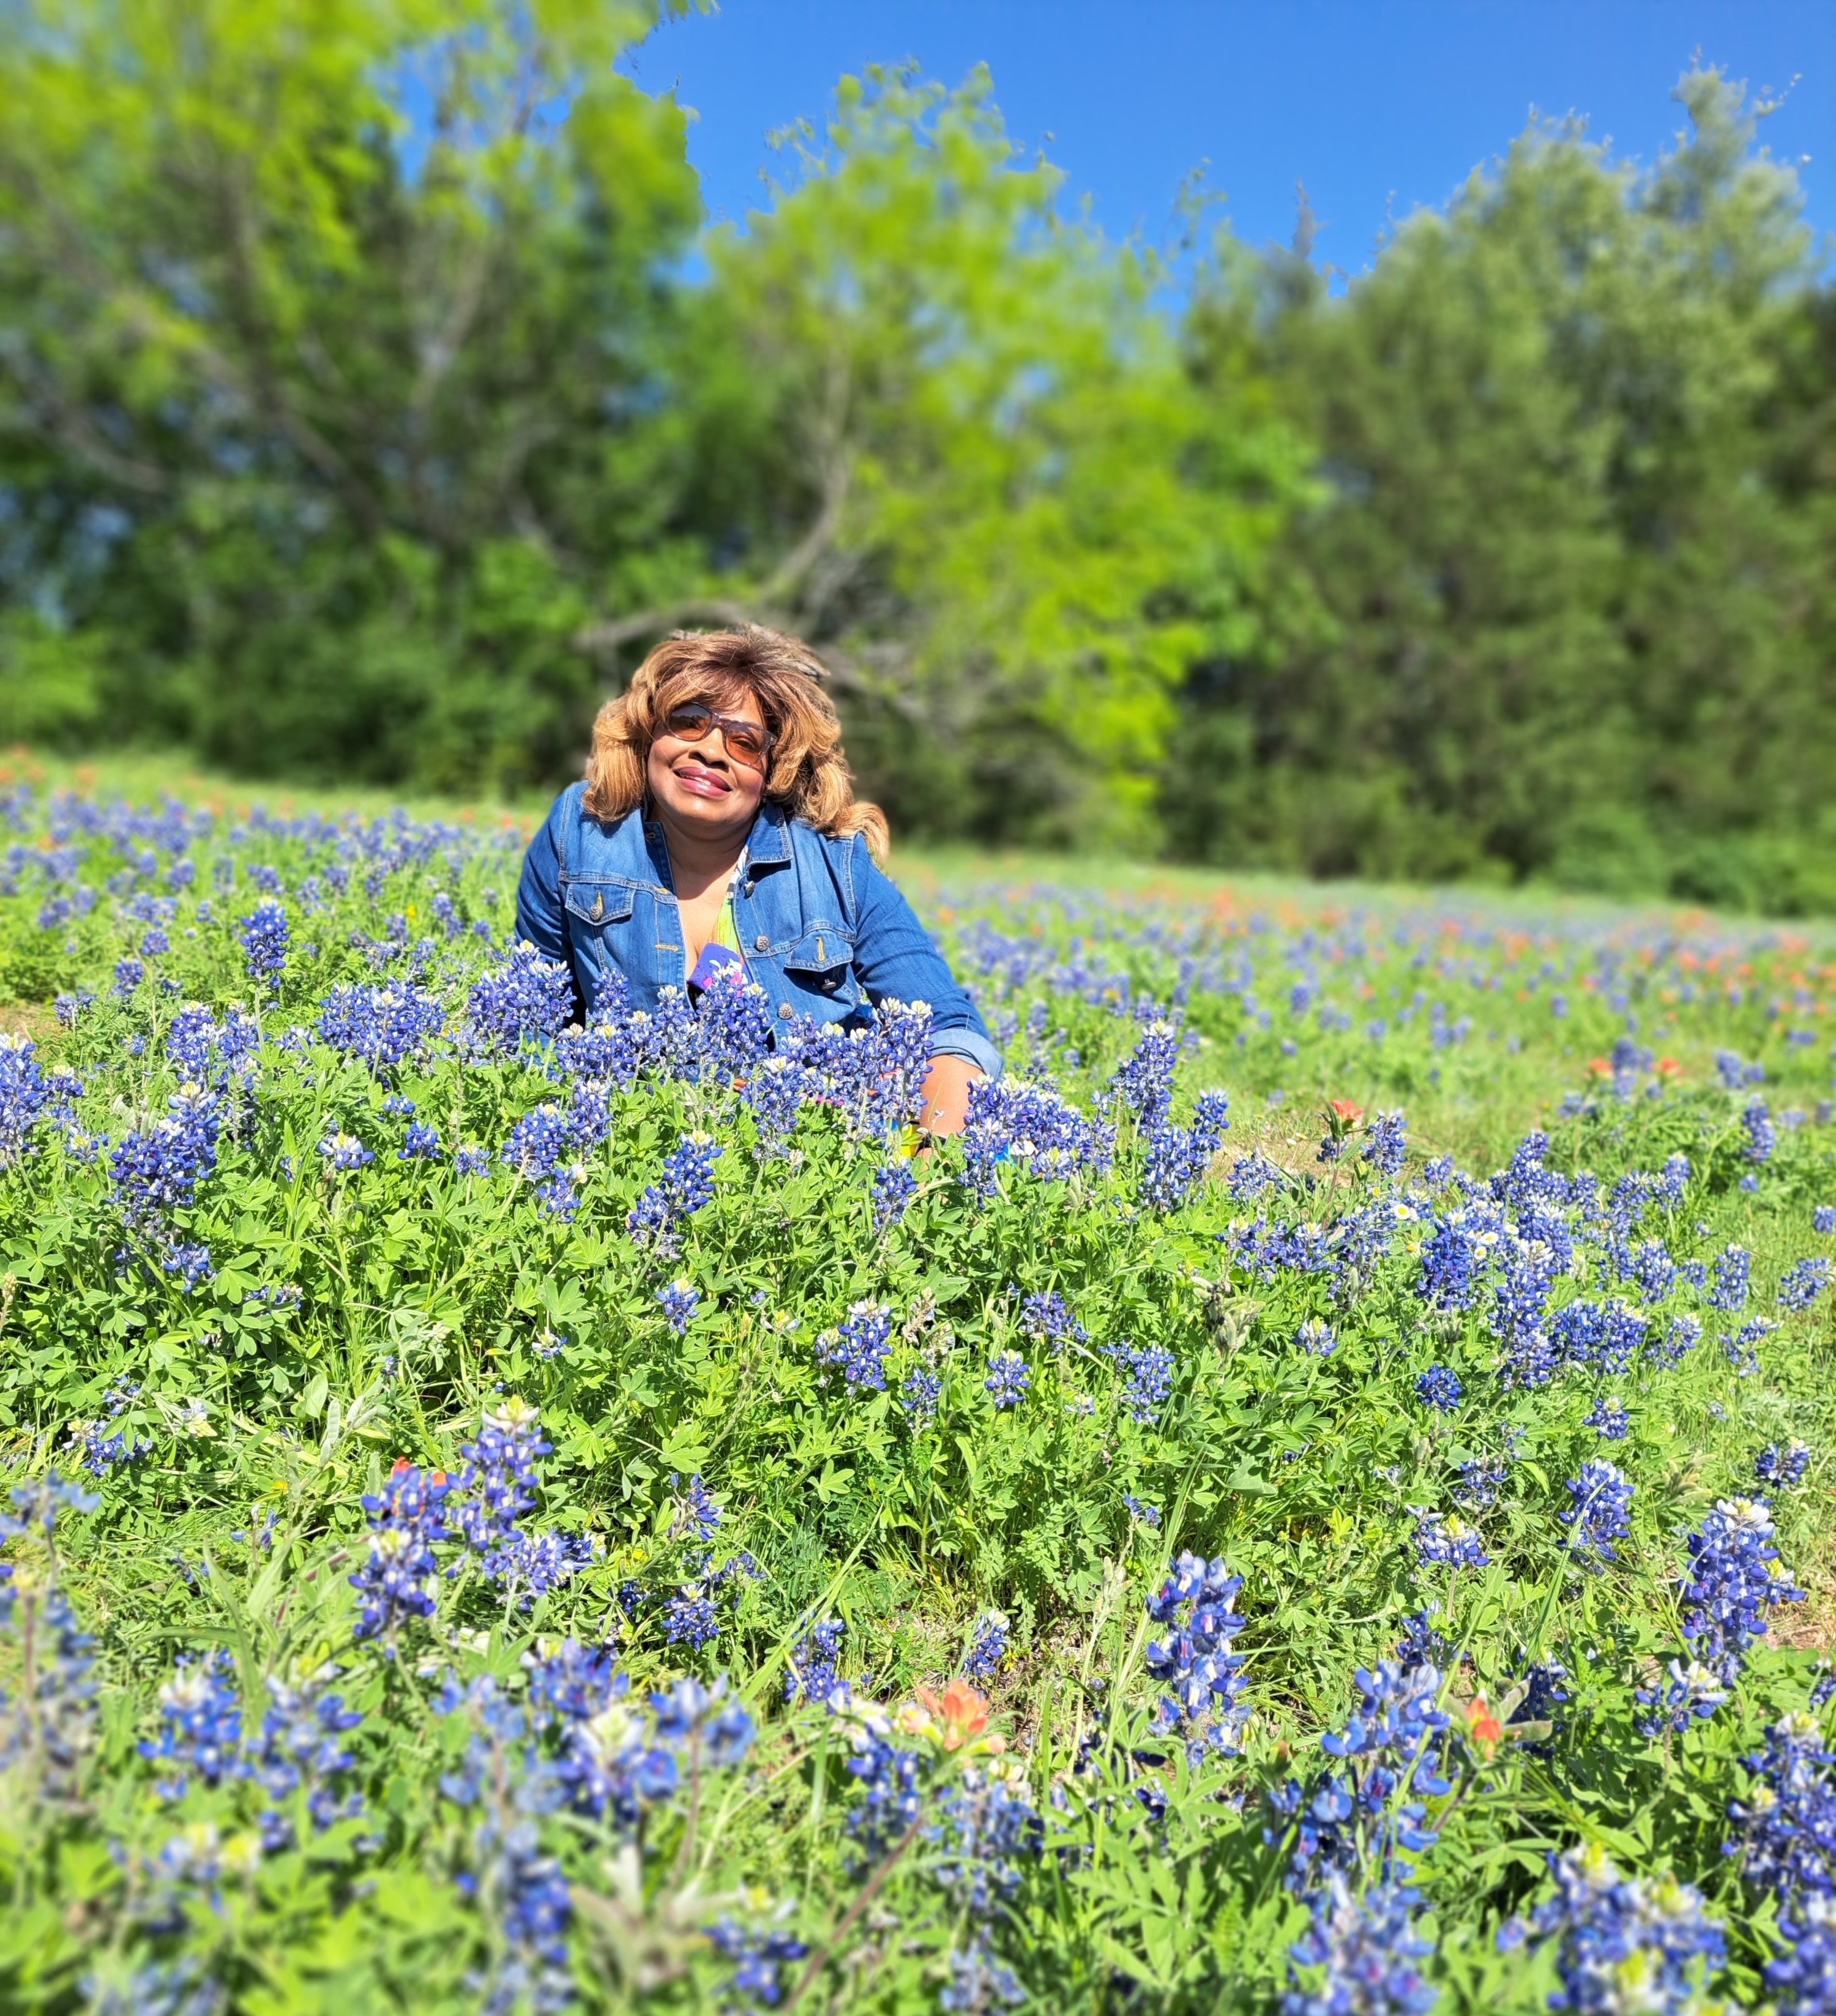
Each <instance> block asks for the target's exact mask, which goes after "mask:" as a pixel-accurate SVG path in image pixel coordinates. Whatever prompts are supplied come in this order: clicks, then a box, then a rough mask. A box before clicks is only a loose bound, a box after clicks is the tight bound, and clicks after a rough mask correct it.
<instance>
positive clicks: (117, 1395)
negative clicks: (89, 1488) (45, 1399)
mask: <svg viewBox="0 0 1836 2016" xmlns="http://www.w3.org/2000/svg"><path fill="white" fill-rule="evenodd" d="M139 1397H140V1388H139V1386H138V1385H136V1384H135V1383H134V1381H132V1380H128V1379H124V1380H121V1381H118V1382H117V1384H114V1385H113V1386H111V1387H110V1388H109V1390H108V1391H107V1392H106V1394H104V1395H103V1404H104V1405H105V1406H106V1407H107V1409H108V1416H107V1419H106V1420H99V1421H73V1422H72V1423H71V1424H70V1448H71V1449H72V1451H73V1452H74V1453H77V1454H78V1455H79V1456H80V1457H81V1462H82V1465H83V1467H84V1468H85V1470H86V1471H88V1472H89V1474H90V1475H91V1476H92V1477H106V1475H107V1474H108V1473H109V1471H111V1470H113V1469H114V1468H115V1467H117V1465H119V1464H121V1463H131V1462H132V1461H133V1460H134V1459H135V1457H136V1456H144V1455H145V1454H146V1452H147V1450H148V1449H149V1448H150V1447H151V1444H150V1443H148V1442H142V1441H140V1440H139V1438H135V1440H134V1441H133V1442H130V1441H129V1440H128V1435H127V1431H126V1430H124V1429H121V1428H117V1429H114V1430H113V1431H110V1427H109V1423H110V1421H114V1420H119V1419H120V1418H121V1416H122V1415H123V1414H124V1413H126V1412H127V1411H128V1409H129V1408H130V1407H131V1406H133V1404H134V1402H135V1401H136V1400H137V1399H139Z"/></svg>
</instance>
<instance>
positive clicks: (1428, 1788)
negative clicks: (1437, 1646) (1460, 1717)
mask: <svg viewBox="0 0 1836 2016" xmlns="http://www.w3.org/2000/svg"><path fill="white" fill-rule="evenodd" d="M1353 1684H1354V1685H1355V1687H1356V1689H1357V1690H1358V1701H1357V1705H1356V1706H1355V1708H1353V1710H1352V1714H1351V1715H1349V1716H1348V1718H1347V1720H1346V1723H1345V1727H1344V1728H1343V1729H1342V1730H1338V1731H1336V1732H1329V1733H1327V1734H1325V1735H1323V1736H1322V1737H1320V1739H1319V1744H1320V1748H1321V1749H1322V1750H1323V1751H1325V1752H1326V1754H1327V1756H1328V1757H1330V1758H1331V1759H1334V1760H1335V1762H1334V1764H1332V1765H1329V1766H1327V1768H1326V1769H1324V1770H1323V1771H1322V1772H1320V1773H1317V1774H1316V1775H1315V1776H1313V1777H1311V1778H1309V1779H1305V1780H1304V1779H1303V1778H1302V1777H1301V1776H1299V1775H1298V1774H1296V1775H1294V1776H1291V1777H1289V1778H1287V1780H1285V1781H1284V1782H1283V1784H1280V1785H1278V1786H1276V1787H1275V1789H1274V1790H1273V1791H1272V1792H1271V1793H1270V1795H1269V1815H1270V1818H1271V1820H1273V1822H1275V1823H1276V1825H1275V1826H1273V1827H1269V1828H1267V1829H1265V1831H1264V1836H1263V1838H1264V1839H1265V1841H1268V1842H1269V1844H1270V1845H1272V1846H1273V1845H1275V1843H1276V1842H1277V1841H1280V1840H1281V1839H1282V1838H1283V1837H1284V1836H1288V1835H1289V1834H1290V1831H1291V1839H1292V1841H1293V1847H1292V1849H1291V1853H1290V1856H1289V1862H1288V1874H1287V1878H1286V1882H1287V1888H1289V1889H1291V1890H1294V1891H1298V1892H1303V1893H1305V1892H1314V1893H1317V1892H1318V1890H1319V1888H1321V1887H1323V1885H1324V1884H1325V1882H1326V1881H1327V1878H1328V1877H1330V1875H1331V1874H1334V1873H1335V1872H1337V1873H1338V1874H1341V1875H1344V1876H1346V1877H1351V1876H1352V1875H1354V1874H1356V1875H1358V1876H1361V1877H1364V1878H1366V1880H1370V1879H1375V1880H1376V1881H1381V1882H1391V1881H1406V1880H1407V1879H1408V1877H1409V1875H1410V1874H1411V1873H1412V1872H1411V1858H1413V1856H1417V1855H1419V1854H1421V1853H1423V1852H1424V1851H1425V1850H1427V1849H1430V1848H1431V1847H1433V1845H1434V1844H1435V1834H1434V1831H1433V1830H1432V1829H1431V1827H1428V1826H1427V1825H1426V1820H1427V1806H1426V1804H1425V1802H1426V1801H1427V1800H1428V1799H1430V1798H1440V1797H1441V1796H1442V1795H1444V1794H1445V1792H1446V1791H1448V1789H1449V1786H1448V1782H1447V1780H1446V1779H1445V1777H1443V1776H1442V1772H1441V1756H1442V1748H1443V1746H1444V1744H1445V1736H1446V1730H1447V1726H1448V1717H1447V1715H1445V1712H1443V1711H1442V1709H1440V1708H1438V1707H1437V1706H1436V1705H1435V1702H1436V1699H1437V1697H1438V1695H1439V1694H1440V1691H1441V1674H1440V1672H1439V1670H1438V1669H1437V1668H1436V1667H1435V1666H1433V1665H1427V1664H1425V1663H1424V1664H1418V1665H1409V1666H1407V1667H1405V1666H1402V1665H1398V1664H1396V1663H1395V1662H1394V1661H1390V1660H1385V1661H1383V1662H1382V1663H1381V1665H1378V1666H1377V1667H1376V1668H1375V1669H1373V1670H1370V1671H1366V1669H1364V1668H1363V1667H1360V1668H1359V1669H1358V1671H1357V1672H1356V1673H1355V1674H1354V1676H1353Z"/></svg>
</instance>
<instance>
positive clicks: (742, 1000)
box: [697, 963, 772, 1085]
mask: <svg viewBox="0 0 1836 2016" xmlns="http://www.w3.org/2000/svg"><path fill="white" fill-rule="evenodd" d="M697 1013H698V1014H699V1016H700V1023H701V1029H700V1037H701V1040H700V1046H699V1049H700V1055H699V1057H698V1058H697V1069H698V1071H699V1073H700V1076H701V1077H703V1078H713V1079H715V1081H716V1082H718V1083H722V1084H725V1085H732V1084H733V1082H735V1080H736V1079H739V1078H743V1077H744V1076H745V1075H746V1074H747V1071H750V1070H751V1068H752V1067H753V1066H754V1064H757V1063H758V1060H760V1059H761V1057H764V1056H765V1053H766V1052H767V1051H768V1050H769V1049H770V1048H771V1042H772V1007H771V1003H770V1002H769V999H767V998H766V995H765V989H764V988H762V987H761V986H760V985H758V983H757V981H749V980H748V979H747V977H746V967H745V966H744V964H743V963H735V964H733V965H732V966H729V967H725V968H724V969H723V970H721V971H719V972H717V973H716V974H714V975H713V976H712V977H711V979H710V980H709V981H708V984H707V986H706V987H705V988H703V989H702V990H701V998H700V1002H699V1003H697Z"/></svg>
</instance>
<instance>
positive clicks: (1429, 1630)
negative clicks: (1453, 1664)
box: [1396, 1603, 1454, 1672]
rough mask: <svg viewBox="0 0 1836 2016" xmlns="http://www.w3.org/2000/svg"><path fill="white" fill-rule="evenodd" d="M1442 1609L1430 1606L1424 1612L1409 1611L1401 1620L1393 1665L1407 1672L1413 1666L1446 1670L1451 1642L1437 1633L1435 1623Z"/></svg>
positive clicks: (1441, 1633)
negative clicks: (1400, 1631) (1400, 1632)
mask: <svg viewBox="0 0 1836 2016" xmlns="http://www.w3.org/2000/svg"><path fill="white" fill-rule="evenodd" d="M1440 1610H1441V1606H1440V1605H1439V1604H1435V1603H1431V1604H1429V1605H1428V1606H1427V1608H1426V1609H1425V1610H1416V1611H1411V1612H1410V1613H1409V1615H1408V1616H1406V1618H1403V1620H1402V1636H1401V1637H1400V1638H1399V1639H1398V1640H1397V1641H1396V1663H1397V1665H1399V1666H1400V1667H1402V1669H1403V1670H1404V1671H1405V1672H1407V1671H1409V1669H1411V1668H1412V1667H1415V1666H1436V1667H1441V1668H1443V1669H1444V1668H1445V1666H1446V1665H1448V1663H1449V1661H1450V1660H1451V1659H1452V1658H1453V1654H1454V1647H1453V1641H1452V1640H1450V1639H1449V1637H1448V1636H1447V1635H1446V1634H1445V1633H1444V1632H1442V1631H1440V1630H1438V1629H1436V1627H1435V1618H1436V1617H1438V1615H1440Z"/></svg>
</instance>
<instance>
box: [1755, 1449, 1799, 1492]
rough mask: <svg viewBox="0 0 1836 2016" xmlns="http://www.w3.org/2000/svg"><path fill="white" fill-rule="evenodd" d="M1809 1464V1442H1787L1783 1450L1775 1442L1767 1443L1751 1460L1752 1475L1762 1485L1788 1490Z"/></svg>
mask: <svg viewBox="0 0 1836 2016" xmlns="http://www.w3.org/2000/svg"><path fill="white" fill-rule="evenodd" d="M1809 1462H1810V1445H1809V1442H1788V1443H1787V1444H1786V1445H1785V1447H1784V1449H1780V1447H1779V1445H1778V1444H1777V1442H1768V1443H1767V1444H1766V1447H1765V1448H1764V1449H1762V1450H1761V1451H1760V1452H1759V1455H1758V1456H1755V1458H1754V1459H1753V1474H1754V1476H1755V1478H1757V1479H1758V1480H1759V1482H1760V1483H1762V1484H1766V1485H1772V1486H1773V1489H1790V1487H1791V1485H1794V1484H1796V1483H1797V1482H1798V1480H1799V1479H1800V1478H1802V1476H1803V1475H1804V1473H1805V1467H1807V1466H1808V1464H1809Z"/></svg>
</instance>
